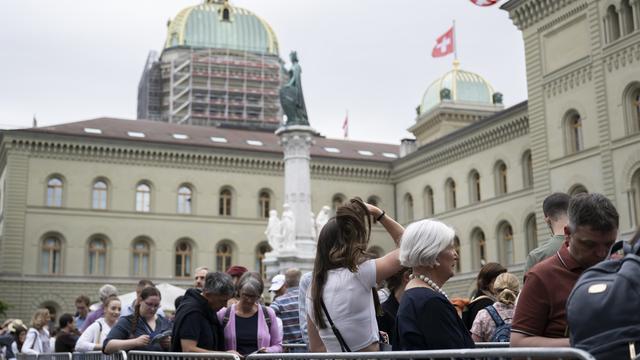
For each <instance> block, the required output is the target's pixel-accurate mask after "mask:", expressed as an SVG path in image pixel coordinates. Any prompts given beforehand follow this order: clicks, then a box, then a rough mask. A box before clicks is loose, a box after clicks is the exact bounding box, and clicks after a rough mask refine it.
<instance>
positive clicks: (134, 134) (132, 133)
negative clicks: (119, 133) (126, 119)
mask: <svg viewBox="0 0 640 360" xmlns="http://www.w3.org/2000/svg"><path fill="white" fill-rule="evenodd" d="M127 135H129V136H131V137H137V138H143V137H144V133H143V132H139V131H127Z"/></svg>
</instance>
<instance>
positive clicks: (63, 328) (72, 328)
mask: <svg viewBox="0 0 640 360" xmlns="http://www.w3.org/2000/svg"><path fill="white" fill-rule="evenodd" d="M59 323H60V330H59V332H58V336H56V345H55V349H56V352H73V349H75V347H76V342H77V341H78V335H77V334H76V325H75V322H74V320H73V315H71V314H62V316H60V320H59Z"/></svg>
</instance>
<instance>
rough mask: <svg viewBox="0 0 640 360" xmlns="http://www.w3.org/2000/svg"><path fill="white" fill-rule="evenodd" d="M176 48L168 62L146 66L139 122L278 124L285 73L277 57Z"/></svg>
mask: <svg viewBox="0 0 640 360" xmlns="http://www.w3.org/2000/svg"><path fill="white" fill-rule="evenodd" d="M176 50H177V51H175V50H174V54H171V55H174V56H167V57H166V58H169V57H171V60H165V61H162V60H160V61H156V62H154V63H153V65H151V66H149V65H148V64H147V66H145V71H144V73H143V76H142V79H141V84H140V86H139V89H140V90H141V91H139V94H138V104H139V105H138V118H139V119H140V118H144V119H149V120H156V121H164V122H169V123H176V124H189V125H202V126H229V127H246V128H254V129H268V130H275V129H276V128H278V127H279V126H280V122H281V119H282V111H281V109H280V100H279V89H280V87H281V85H282V84H283V82H284V81H285V80H286V75H285V73H284V70H283V63H282V60H281V59H280V58H279V57H278V56H276V55H271V54H264V53H255V52H248V51H238V50H231V49H202V50H194V49H184V48H183V49H176ZM147 62H149V60H148V61H147ZM143 82H144V83H143ZM145 86H146V87H145ZM143 102H144V103H143ZM141 104H143V105H142V106H141ZM141 107H144V108H143V109H141ZM145 110H146V111H145Z"/></svg>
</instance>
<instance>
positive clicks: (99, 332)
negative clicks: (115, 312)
mask: <svg viewBox="0 0 640 360" xmlns="http://www.w3.org/2000/svg"><path fill="white" fill-rule="evenodd" d="M109 331H111V326H109V324H107V322H106V321H105V320H104V318H99V319H98V320H96V321H94V322H93V324H91V325H89V327H88V328H87V329H86V330H85V331H84V332H83V333H82V335H81V336H80V338H79V339H78V341H77V342H76V351H77V352H87V351H93V349H94V348H95V346H96V344H97V343H100V344H102V343H104V339H106V338H107V335H109Z"/></svg>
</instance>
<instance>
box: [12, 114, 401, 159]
mask: <svg viewBox="0 0 640 360" xmlns="http://www.w3.org/2000/svg"><path fill="white" fill-rule="evenodd" d="M5 132H8V133H11V132H35V133H50V134H59V135H71V136H82V137H86V138H96V139H117V140H125V141H132V142H137V143H150V144H152V143H156V144H158V143H164V144H175V145H187V146H198V147H212V148H221V149H234V150H245V151H258V152H269V153H280V154H281V153H282V147H281V146H280V145H279V144H278V140H279V138H278V136H276V135H275V134H274V133H271V132H263V131H250V130H241V129H228V128H216V127H205V126H191V125H176V124H169V123H163V122H157V121H148V120H126V119H115V118H97V119H92V120H85V121H78V122H73V123H67V124H60V125H53V126H47V127H41V128H30V129H21V130H7V131H5ZM314 140H315V144H314V145H313V146H312V147H311V156H312V157H323V158H338V159H350V160H363V161H376V162H392V161H393V160H395V159H396V158H398V155H399V151H400V146H399V145H391V144H381V143H370V142H361V141H350V140H339V139H328V138H324V137H320V136H316V137H315V138H314Z"/></svg>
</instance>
